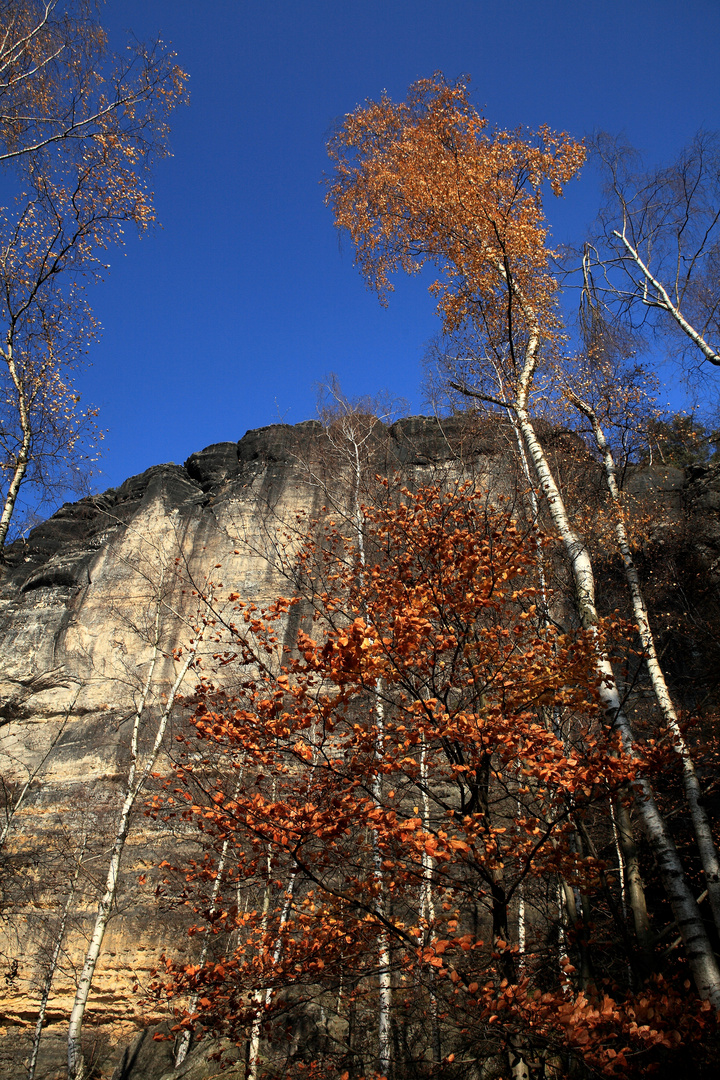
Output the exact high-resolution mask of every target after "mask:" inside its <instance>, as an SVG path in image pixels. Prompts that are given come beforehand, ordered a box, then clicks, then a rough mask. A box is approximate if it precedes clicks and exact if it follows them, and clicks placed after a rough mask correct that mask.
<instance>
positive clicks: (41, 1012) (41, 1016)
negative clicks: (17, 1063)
mask: <svg viewBox="0 0 720 1080" xmlns="http://www.w3.org/2000/svg"><path fill="white" fill-rule="evenodd" d="M86 843H87V837H85V836H83V838H82V841H81V843H80V848H79V850H78V852H77V856H76V860H77V861H76V865H75V873H74V874H73V876H72V878H71V879H70V889H69V891H68V894H67V899H66V900H65V906H64V908H63V913H62V918H61V919H60V925H59V926H58V930H57V934H56V936H55V945H54V946H53V951H52V955H51V957H50V963H49V965H48V970H47V974H46V975H45V982H44V984H43V991H42V997H41V998H40V1008H39V1009H38V1018H37V1022H36V1024H35V1032H34V1035H33V1044H32V1051H31V1053H30V1061H29V1062H28V1080H34V1078H35V1070H36V1068H37V1059H38V1053H39V1052H40V1040H41V1038H42V1029H43V1025H44V1023H45V1013H46V1011H47V1003H48V1001H49V1000H50V991H51V989H52V984H53V979H54V978H55V972H56V970H57V964H58V959H59V957H60V950H61V949H62V943H63V939H64V937H65V927H66V926H67V921H68V916H69V914H70V908H71V906H72V902H73V898H74V896H75V888H76V886H77V880H78V877H79V876H80V869H81V867H82V857H83V854H84V852H85V845H86Z"/></svg>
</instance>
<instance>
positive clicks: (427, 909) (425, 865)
mask: <svg viewBox="0 0 720 1080" xmlns="http://www.w3.org/2000/svg"><path fill="white" fill-rule="evenodd" d="M427 750H428V748H427V740H426V739H425V735H424V734H423V736H422V739H421V744H420V783H421V785H422V822H423V829H424V830H425V832H426V833H429V832H430V797H429V795H428V782H429V773H428V763H427ZM433 864H434V860H433V857H432V855H430V854H428V852H427V851H425V849H424V848H423V852H422V856H421V865H422V885H421V899H420V921H421V924H422V923H424V924H425V926H424V927H423V929H422V933H423V934H427V931H428V930H429V929H430V927H432V926H433V925H434V923H435V901H434V899H433V891H432V883H433ZM426 940H427V939H426ZM420 944H423V941H422V940H421V941H420ZM428 977H429V979H430V991H429V996H430V1023H431V1026H432V1030H431V1042H432V1055H433V1061H434V1062H435V1063H436V1064H439V1063H440V1062H441V1061H442V1040H441V1038H440V1023H439V1018H438V1000H437V993H436V990H435V968H434V967H430V970H429V976H428Z"/></svg>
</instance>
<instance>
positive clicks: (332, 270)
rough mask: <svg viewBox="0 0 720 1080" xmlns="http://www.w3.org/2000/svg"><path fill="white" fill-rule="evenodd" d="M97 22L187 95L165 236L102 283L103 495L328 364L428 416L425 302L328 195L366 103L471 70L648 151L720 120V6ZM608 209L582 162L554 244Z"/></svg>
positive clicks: (358, 10)
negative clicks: (159, 64) (388, 289)
mask: <svg viewBox="0 0 720 1080" xmlns="http://www.w3.org/2000/svg"><path fill="white" fill-rule="evenodd" d="M102 18H103V22H104V25H105V26H106V27H107V28H108V29H109V31H110V35H111V43H112V44H113V45H114V47H115V48H116V49H121V48H122V47H123V44H124V33H123V32H124V30H126V29H129V28H131V29H132V30H133V31H134V32H135V34H136V35H137V36H138V37H140V38H152V37H154V36H156V35H157V34H161V35H162V37H163V39H164V40H166V41H170V42H172V44H173V47H174V48H175V50H176V51H177V53H178V58H179V62H180V63H181V64H182V66H183V67H184V68H185V70H186V71H188V72H189V74H190V91H191V104H190V106H189V107H188V108H184V109H180V110H178V111H177V112H176V113H175V114H174V117H173V133H172V147H173V152H174V156H173V157H172V158H169V159H168V160H167V161H164V162H162V163H161V166H160V167H159V168H158V170H157V171H156V174H155V178H154V182H153V187H154V190H155V194H156V204H157V209H158V214H159V217H160V220H161V221H162V223H163V229H162V230H157V231H156V232H154V234H152V235H150V236H148V237H147V238H145V239H143V240H141V241H140V240H137V239H136V238H134V237H129V238H128V244H127V247H126V248H125V249H124V251H122V250H121V251H113V252H111V253H110V256H111V259H110V261H111V264H112V265H111V270H110V272H109V273H108V275H107V279H106V280H105V282H104V283H103V284H102V285H99V286H98V287H96V288H93V291H92V295H91V299H92V302H93V305H94V308H95V311H96V314H97V315H98V316H99V318H100V320H101V322H102V324H103V327H104V333H103V337H102V340H101V341H100V343H99V344H97V345H95V346H93V348H92V352H91V356H90V359H91V362H92V367H91V368H89V369H88V370H87V371H86V372H84V373H83V374H82V376H81V378H80V386H81V389H82V391H83V400H84V401H86V402H94V403H95V404H97V405H99V406H101V408H102V414H101V421H102V426H103V427H105V428H107V429H109V431H108V435H107V438H106V442H105V447H104V456H103V460H102V462H101V468H102V475H101V476H99V477H97V479H96V481H95V487H96V488H100V489H102V488H104V487H108V486H110V485H115V484H117V483H119V482H121V481H122V480H123V479H124V478H125V477H126V476H129V475H131V474H133V473H136V472H140V471H141V470H142V469H144V468H147V467H148V466H149V465H152V464H156V463H159V462H162V461H177V462H182V461H183V460H184V459H185V458H186V457H187V456H188V455H189V454H190V453H191V452H192V451H194V450H198V449H200V448H202V447H203V446H206V445H208V444H209V443H212V442H218V441H221V440H226V439H237V438H239V437H240V436H241V435H242V434H243V433H244V432H245V431H246V429H248V428H252V427H259V426H261V425H264V424H269V423H273V422H276V421H277V420H280V419H283V420H286V421H287V422H290V423H295V422H297V421H300V420H304V419H306V418H308V417H309V416H312V415H313V414H314V410H315V393H316V392H315V385H316V384H317V383H318V382H319V381H322V380H323V379H324V378H326V377H327V375H328V373H329V372H331V371H335V372H337V374H338V375H339V377H340V380H341V383H342V386H343V389H344V390H345V392H346V393H347V394H348V395H349V396H356V395H361V394H373V393H375V392H377V391H378V390H380V389H383V388H384V389H387V390H389V391H390V392H391V393H392V394H396V395H399V396H402V397H404V398H406V399H407V400H408V401H409V404H410V406H411V408H412V409H413V410H414V411H420V409H421V408H422V396H421V390H420V384H421V379H422V370H421V359H422V355H423V352H424V347H425V343H426V342H427V341H428V340H429V339H430V338H431V337H433V336H434V334H435V333H436V331H437V323H436V318H435V316H434V313H433V304H432V301H431V299H430V298H429V297H428V295H427V293H426V292H425V291H424V289H423V286H422V284H421V283H420V282H417V281H412V282H410V281H408V282H404V281H399V282H398V288H397V291H396V293H395V294H394V296H393V298H392V299H391V303H390V307H389V309H387V310H383V309H382V308H380V306H379V305H378V302H377V300H376V298H375V297H374V296H373V295H372V294H371V293H369V292H367V291H366V290H365V288H364V286H363V283H362V281H361V279H360V277H359V275H358V273H357V271H356V270H355V269H354V267H353V265H352V251H351V250H350V249H349V248H348V247H346V249H345V250H342V248H341V247H340V245H339V243H338V237H337V235H336V233H335V230H334V228H333V225H332V220H331V215H330V213H329V211H328V210H327V209H326V208H325V207H324V205H323V191H322V187H321V184H320V180H321V177H322V174H323V171H324V170H325V169H326V168H327V165H326V157H325V149H324V144H325V139H326V137H327V134H328V132H329V130H330V129H331V127H332V126H333V124H334V123H335V122H336V121H337V120H339V119H340V118H341V117H342V116H343V114H345V113H346V112H349V111H351V110H352V109H353V108H354V107H355V106H356V105H357V104H358V103H360V102H362V101H363V100H364V99H366V98H368V97H371V98H376V97H378V96H379V95H380V94H381V93H382V91H383V90H387V91H388V92H389V93H390V94H391V95H392V96H393V97H394V98H397V99H401V98H402V97H404V95H405V92H406V90H407V87H408V85H409V84H410V83H411V82H412V81H413V80H415V79H416V78H418V77H422V76H426V75H430V74H432V73H433V72H434V71H436V70H441V71H443V72H444V73H445V75H447V76H448V77H450V78H454V77H456V76H458V75H460V74H462V73H465V72H467V73H469V74H470V75H471V76H472V79H473V87H474V91H475V94H476V100H477V102H478V104H479V105H481V106H484V107H485V111H486V115H487V116H488V118H489V120H490V122H491V124H498V125H501V126H503V127H515V126H517V125H520V124H526V125H529V126H531V127H532V126H537V125H539V124H541V123H547V124H549V125H550V126H551V127H554V128H556V129H564V130H567V131H569V132H571V133H572V134H573V135H576V136H582V135H585V134H588V133H589V132H591V131H592V130H593V129H596V128H603V129H606V130H609V131H611V132H620V131H624V132H625V133H626V134H627V136H628V138H629V139H630V140H631V141H632V142H633V143H634V144H635V145H637V146H638V147H639V148H640V149H641V150H643V151H644V152H645V153H646V154H647V156H648V159H649V161H650V162H651V163H653V162H658V163H659V162H661V161H663V160H665V159H667V158H669V157H671V156H672V155H673V154H675V153H676V152H677V150H679V148H680V147H681V146H682V145H683V143H684V142H685V141H686V140H687V139H688V138H689V137H690V136H691V135H692V134H693V133H694V132H695V131H696V130H697V129H698V128H700V127H704V128H706V129H714V128H720V91H719V90H718V63H717V57H718V47H719V46H720V3H719V2H718V0H584V2H578V0H545V2H544V3H538V2H537V0H532V2H528V0H303V2H302V3H300V2H298V0H204V2H203V3H199V2H198V0H108V2H107V3H106V5H105V7H104V8H103V14H102ZM596 204H597V190H596V185H595V182H594V180H593V178H592V176H591V175H589V174H588V175H587V177H586V178H585V179H583V180H581V181H580V182H576V183H575V184H574V185H572V186H571V187H570V188H569V189H568V192H567V196H566V198H565V199H564V200H563V201H562V202H556V201H555V200H551V202H550V203H549V205H548V214H549V217H550V219H551V222H552V223H553V226H554V229H553V231H554V239H555V241H557V242H562V241H564V240H569V239H571V238H575V239H579V238H581V237H582V233H583V232H584V229H585V227H586V225H587V224H588V223H589V222H590V221H591V219H592V217H593V216H594V213H595V211H596Z"/></svg>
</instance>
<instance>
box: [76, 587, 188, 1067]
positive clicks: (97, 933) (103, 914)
mask: <svg viewBox="0 0 720 1080" xmlns="http://www.w3.org/2000/svg"><path fill="white" fill-rule="evenodd" d="M159 619H160V604H159V603H158V607H157V617H156V643H155V648H154V652H153V656H152V660H151V661H150V670H149V672H148V677H147V679H146V681H145V686H144V688H143V692H142V695H141V698H140V703H139V705H138V708H137V709H136V712H135V717H134V720H133V730H132V736H131V740H130V767H129V769H128V775H127V780H126V785H125V798H124V800H123V805H122V809H121V811H120V816H119V819H118V827H117V831H116V833H115V840H114V843H113V846H112V851H111V854H110V864H109V866H108V871H107V877H106V879H105V891H104V892H103V895H102V898H101V900H100V903H99V905H98V910H97V915H96V916H95V926H94V928H93V932H92V936H91V938H90V944H89V945H88V948H87V952H86V953H85V962H84V964H83V969H82V971H81V973H80V979H79V981H78V987H77V992H76V994H75V1001H74V1002H73V1007H72V1012H71V1013H70V1026H69V1030H68V1078H69V1080H85V1078H86V1075H87V1073H86V1069H85V1062H84V1059H83V1053H82V1044H81V1035H82V1022H83V1017H84V1016H85V1009H86V1007H87V1002H88V997H89V995H90V988H91V986H92V982H93V976H94V974H95V968H96V966H97V962H98V958H99V956H100V950H101V948H102V943H103V939H104V937H105V931H106V929H107V924H108V921H109V919H110V915H111V914H112V909H113V905H114V903H115V895H116V892H117V885H118V877H119V872H120V862H121V859H122V855H123V851H124V849H125V842H126V840H127V837H128V833H129V831H130V820H131V814H132V810H133V807H134V806H135V802H136V800H137V797H138V795H139V793H140V792H141V790H142V788H143V787H144V785H145V783H146V782H147V779H148V777H149V775H150V773H151V771H152V769H153V768H154V765H155V762H156V761H157V758H158V754H159V753H160V749H161V747H162V743H163V738H164V736H165V729H166V727H167V722H168V719H169V717H170V712H171V710H172V707H173V705H174V703H175V697H176V695H177V692H178V690H179V689H180V685H181V683H182V681H183V679H184V678H185V675H186V674H187V672H188V669H189V668H190V665H191V664H192V662H193V660H194V658H195V652H196V647H195V648H193V649H191V650H190V651H188V653H187V655H186V657H185V660H184V661H183V663H182V665H181V667H180V670H179V672H178V674H177V676H176V678H175V681H174V683H173V685H172V689H171V691H170V694H169V695H168V699H167V702H166V704H165V707H164V709H163V711H162V714H161V716H160V720H159V721H158V726H157V730H156V733H155V740H154V743H153V746H152V749H151V751H150V753H149V755H148V758H147V761H146V763H145V766H144V768H143V769H142V770H139V769H138V741H139V735H140V726H141V721H142V715H143V712H144V710H145V706H146V703H147V700H148V695H149V693H150V687H151V684H152V679H153V674H154V671H155V666H156V663H157V659H158V656H160V655H161V650H160V646H159Z"/></svg>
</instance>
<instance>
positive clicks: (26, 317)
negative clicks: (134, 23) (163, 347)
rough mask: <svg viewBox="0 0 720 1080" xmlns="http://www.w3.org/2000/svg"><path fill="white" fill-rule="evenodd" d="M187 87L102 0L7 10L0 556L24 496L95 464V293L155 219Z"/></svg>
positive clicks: (0, 110)
mask: <svg viewBox="0 0 720 1080" xmlns="http://www.w3.org/2000/svg"><path fill="white" fill-rule="evenodd" d="M184 81H185V76H184V74H183V72H182V71H181V70H180V68H179V67H178V66H177V65H176V64H175V62H174V54H173V53H171V52H169V51H168V50H167V49H165V48H164V47H163V46H162V45H161V43H159V42H158V43H155V44H153V45H151V46H145V45H142V44H140V43H138V42H135V43H133V44H132V45H131V46H130V50H129V52H128V53H126V55H125V57H124V58H122V59H121V58H120V57H117V56H114V55H113V54H112V53H111V52H110V51H109V48H108V43H107V38H106V34H105V31H104V30H103V28H102V26H101V25H100V23H99V22H98V19H97V13H96V5H95V4H94V3H93V2H92V0H65V2H63V0H2V3H0V164H2V166H3V181H4V183H3V187H4V194H3V199H2V201H3V204H4V206H3V209H2V211H1V212H0V323H1V324H2V334H1V335H0V385H1V387H2V393H1V394H0V398H1V400H2V412H1V413H0V426H1V427H2V439H1V440H0V450H1V452H2V460H0V481H1V484H2V487H1V495H0V502H1V505H2V509H1V510H0V546H1V545H3V544H4V543H5V541H6V539H7V535H8V530H9V527H10V522H11V519H12V516H13V513H14V512H15V510H16V507H17V505H18V495H19V492H20V489H21V487H22V486H23V485H29V484H34V485H35V487H36V492H35V496H36V498H35V501H36V502H40V503H41V502H42V501H43V496H44V495H46V494H47V493H48V489H49V488H51V487H52V485H53V484H55V483H58V482H59V483H61V484H62V483H67V482H68V477H71V476H72V474H73V470H74V469H76V468H77V466H78V465H79V464H81V463H82V459H83V439H84V437H85V436H87V435H88V433H90V434H92V420H93V417H94V412H93V411H90V412H88V411H87V410H86V411H83V410H81V409H80V408H79V404H78V403H79V396H78V394H77V392H76V391H75V389H74V387H73V385H72V375H73V370H74V368H76V366H77V364H78V362H79V361H80V359H81V358H82V356H83V353H84V351H85V349H86V346H87V343H88V340H89V339H90V338H92V336H93V335H94V333H95V330H96V327H95V324H94V321H93V319H92V315H91V313H90V310H89V308H88V306H87V304H86V302H85V300H84V298H83V294H82V286H83V283H84V282H86V281H88V280H89V279H92V278H94V277H97V276H99V275H100V274H101V273H102V271H103V269H104V266H103V260H104V252H105V251H106V250H107V248H108V247H109V246H111V245H112V244H116V243H121V242H122V235H123V227H124V226H126V225H128V224H130V225H133V226H135V227H136V228H137V229H138V230H139V231H141V232H142V231H144V230H146V229H147V228H148V227H149V226H150V225H151V223H152V222H153V220H154V217H155V214H154V208H153V202H152V195H151V194H150V193H149V192H148V190H147V187H146V175H147V170H148V169H149V167H150V166H151V165H152V163H153V161H154V160H156V159H157V157H158V156H161V155H163V154H165V153H166V152H167V144H166V136H167V117H168V114H169V112H170V111H171V110H172V108H173V107H174V106H175V105H176V104H177V103H178V102H179V101H181V100H183V97H184Z"/></svg>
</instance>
